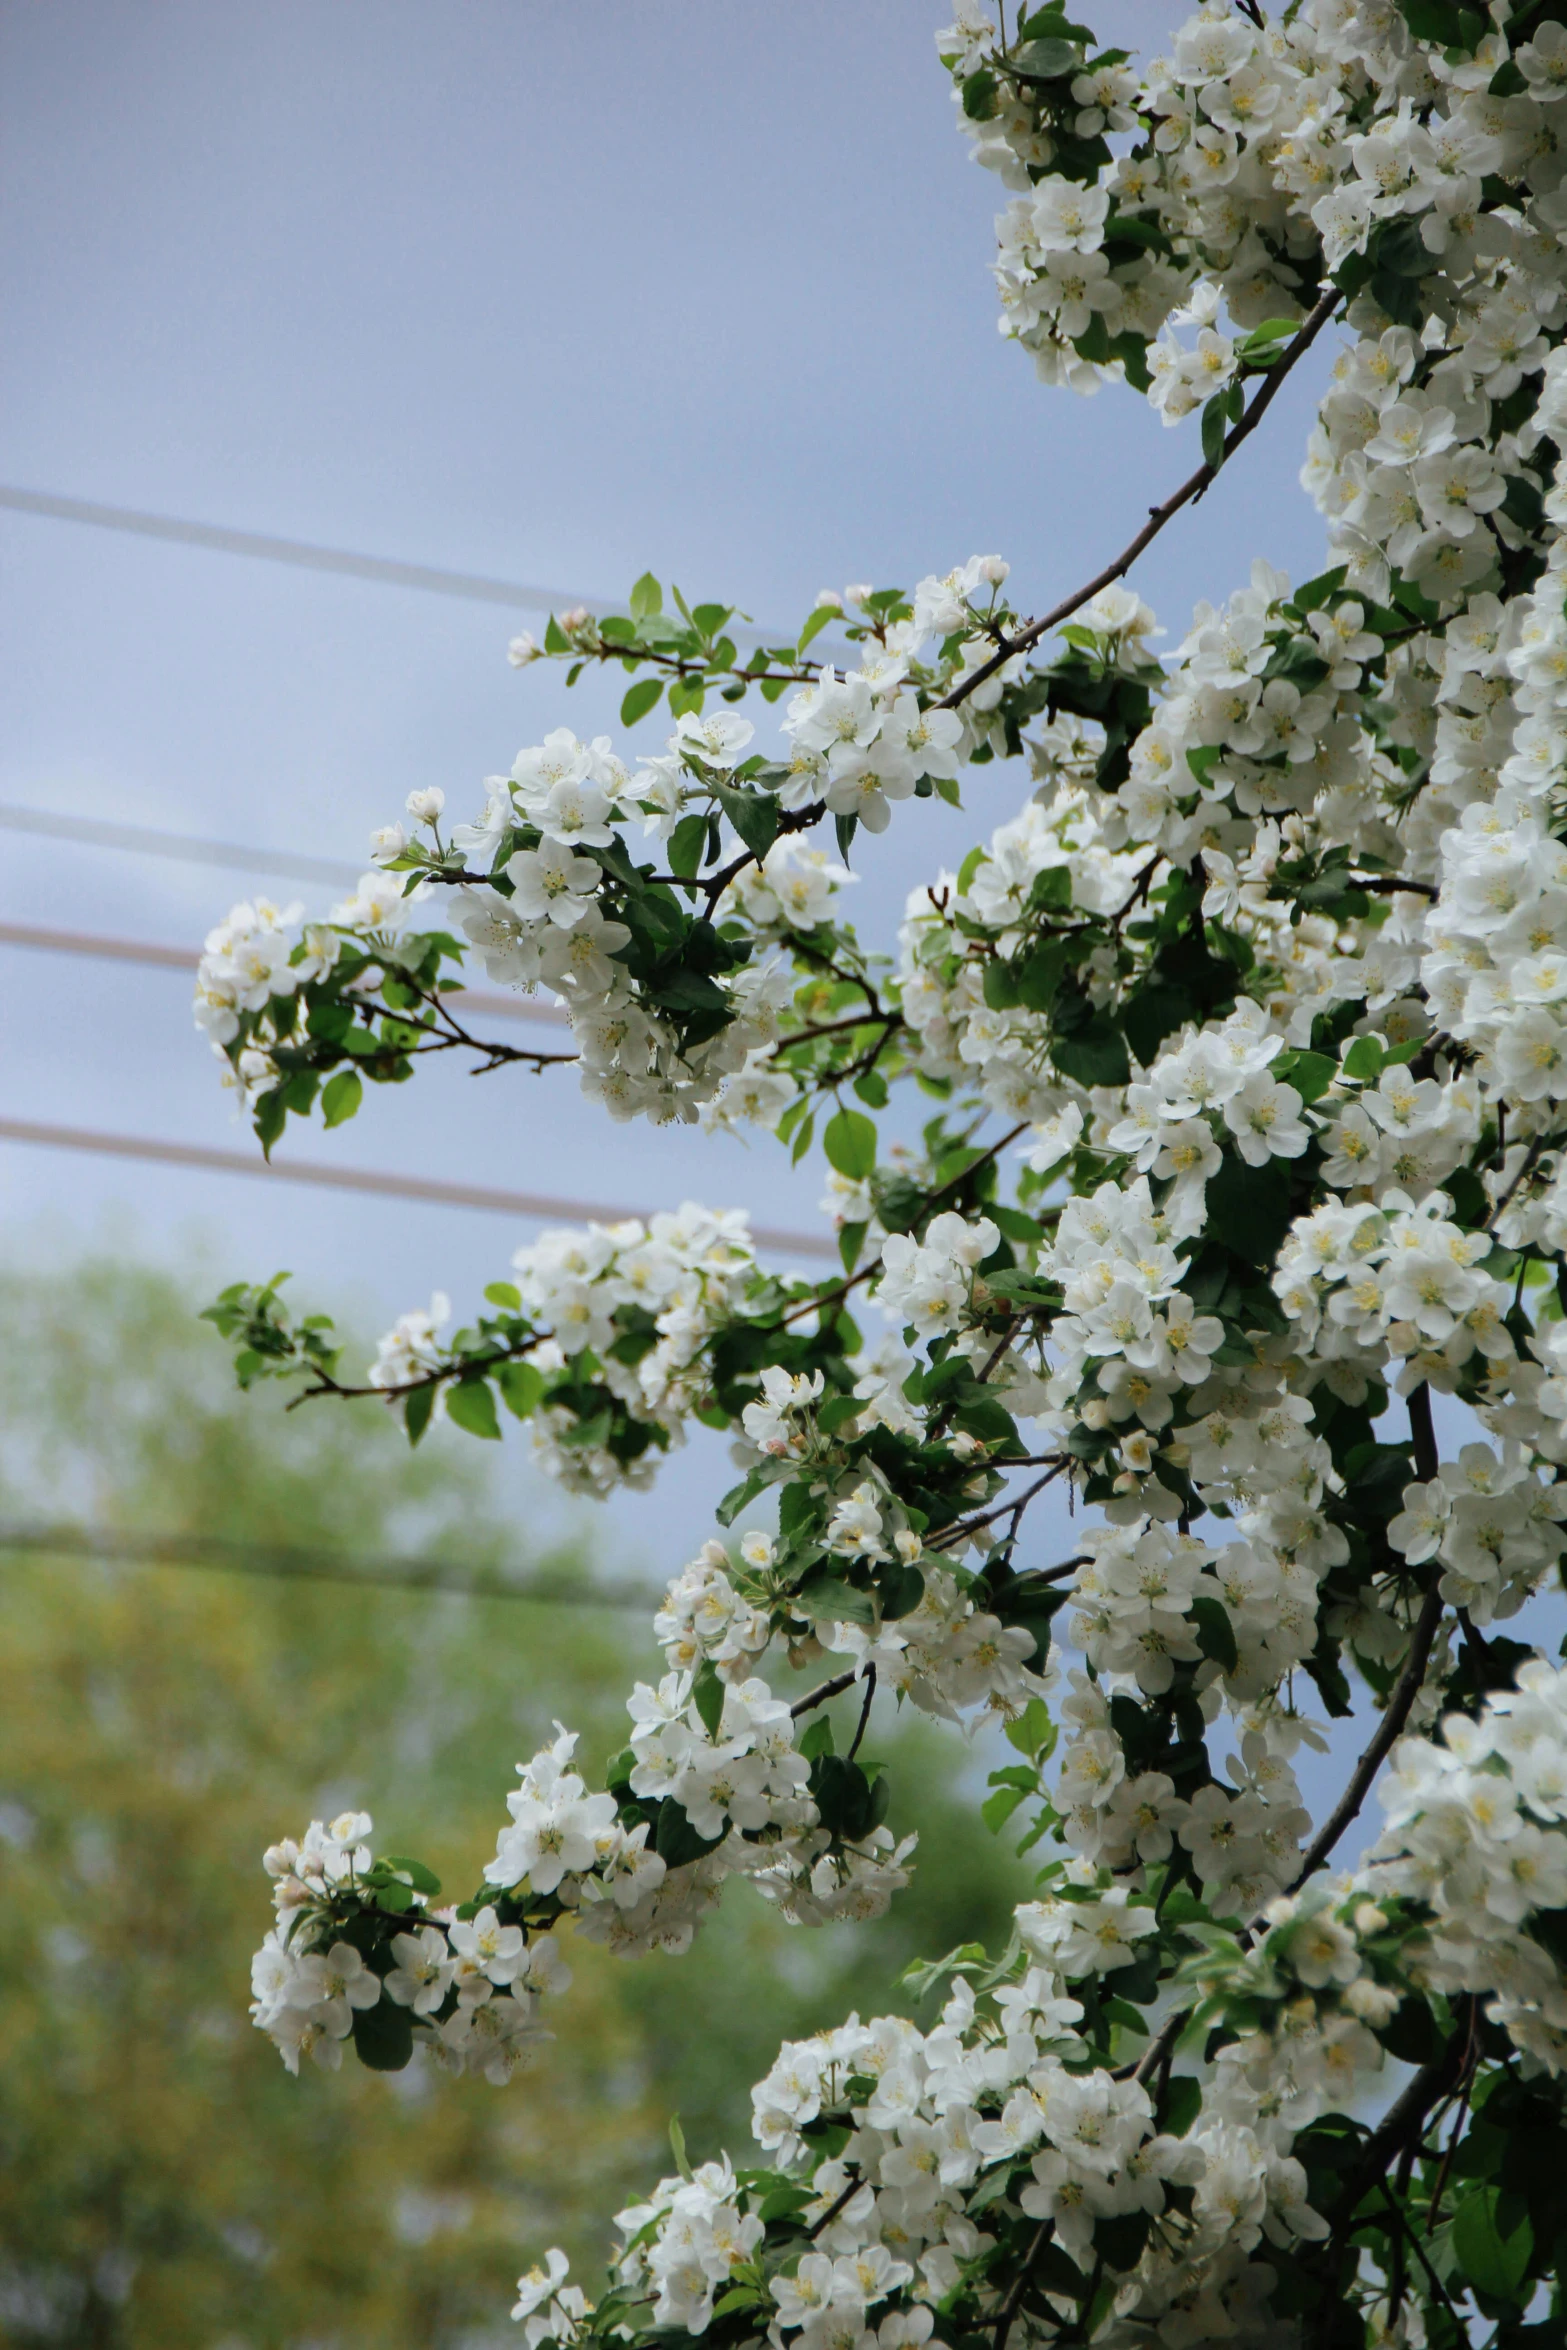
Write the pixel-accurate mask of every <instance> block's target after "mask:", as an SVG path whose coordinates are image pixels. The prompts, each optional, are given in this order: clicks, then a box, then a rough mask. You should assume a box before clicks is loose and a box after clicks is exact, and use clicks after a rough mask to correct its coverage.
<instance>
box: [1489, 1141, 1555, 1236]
mask: <svg viewBox="0 0 1567 2350" xmlns="http://www.w3.org/2000/svg"><path fill="white" fill-rule="evenodd" d="M1549 1147H1550V1139H1549V1137H1548V1136H1546V1135H1544V1134H1537V1135H1536V1136H1535V1138H1534V1140H1533V1142H1531V1143H1530V1145H1529V1148H1528V1149H1527V1150H1526V1151H1525V1152H1524V1155H1523V1165H1522V1166H1521V1167H1520V1168H1519V1170H1518V1172H1517V1174H1516V1175H1515V1176H1514V1177H1513V1179H1512V1181H1511V1183H1509V1185H1508V1186H1507V1189H1506V1190H1505V1191H1504V1192H1503V1194H1502V1196H1501V1198H1500V1199H1499V1200H1498V1201H1497V1203H1496V1205H1495V1207H1494V1208H1493V1209H1492V1210H1491V1213H1490V1214H1489V1215H1488V1216H1487V1218H1486V1220H1485V1222H1484V1224H1483V1225H1482V1226H1481V1230H1482V1231H1483V1232H1494V1231H1495V1229H1496V1227H1497V1225H1498V1224H1499V1223H1500V1222H1501V1220H1502V1218H1503V1216H1505V1215H1506V1213H1507V1211H1508V1209H1509V1208H1510V1207H1511V1206H1512V1204H1513V1201H1514V1199H1515V1198H1516V1197H1517V1195H1518V1191H1519V1189H1520V1187H1521V1185H1522V1184H1523V1183H1524V1182H1525V1181H1526V1179H1527V1178H1528V1177H1529V1176H1530V1175H1531V1174H1532V1173H1533V1172H1534V1169H1535V1167H1536V1165H1537V1164H1538V1162H1539V1159H1540V1156H1541V1153H1542V1152H1543V1151H1545V1150H1547V1149H1548V1148H1549Z"/></svg>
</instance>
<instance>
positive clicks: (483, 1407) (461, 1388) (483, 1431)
mask: <svg viewBox="0 0 1567 2350" xmlns="http://www.w3.org/2000/svg"><path fill="white" fill-rule="evenodd" d="M446 1416H447V1418H448V1419H449V1420H451V1421H452V1422H453V1423H454V1424H455V1426H457V1427H459V1428H463V1429H465V1430H466V1431H467V1433H468V1434H469V1435H470V1436H490V1437H493V1438H494V1439H495V1440H496V1442H497V1443H498V1442H499V1441H500V1433H501V1423H500V1419H499V1416H498V1414H497V1412H496V1409H495V1396H494V1392H493V1390H492V1388H491V1386H490V1383H489V1381H488V1379H484V1378H464V1379H459V1380H458V1381H457V1383H456V1385H455V1386H454V1387H449V1388H448V1389H447V1390H446Z"/></svg>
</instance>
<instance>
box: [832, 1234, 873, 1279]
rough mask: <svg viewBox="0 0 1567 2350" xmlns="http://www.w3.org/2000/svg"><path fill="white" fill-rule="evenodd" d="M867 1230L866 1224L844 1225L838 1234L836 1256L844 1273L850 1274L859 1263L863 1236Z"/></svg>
mask: <svg viewBox="0 0 1567 2350" xmlns="http://www.w3.org/2000/svg"><path fill="white" fill-rule="evenodd" d="M869 1230H870V1226H869V1225H868V1224H845V1225H844V1226H843V1227H842V1229H841V1231H840V1232H839V1234H838V1256H839V1259H840V1261H841V1262H842V1265H843V1269H844V1271H845V1272H846V1273H852V1272H853V1271H854V1268H855V1266H856V1265H857V1264H858V1263H859V1261H860V1251H861V1249H862V1248H863V1247H864V1246H865V1235H866V1233H867V1232H868V1231H869Z"/></svg>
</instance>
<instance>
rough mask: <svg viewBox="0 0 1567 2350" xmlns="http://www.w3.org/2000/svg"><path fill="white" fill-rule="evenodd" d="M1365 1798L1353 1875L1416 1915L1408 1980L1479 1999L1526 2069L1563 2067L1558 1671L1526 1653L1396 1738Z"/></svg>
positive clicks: (1566, 2040) (1562, 1715) (1564, 1718)
mask: <svg viewBox="0 0 1567 2350" xmlns="http://www.w3.org/2000/svg"><path fill="white" fill-rule="evenodd" d="M1378 1793H1379V1796H1380V1800H1381V1803H1382V1807H1383V1809H1384V1810H1385V1812H1386V1813H1387V1827H1386V1829H1385V1830H1384V1832H1383V1834H1382V1836H1381V1838H1380V1840H1379V1841H1378V1842H1377V1843H1376V1844H1375V1845H1373V1847H1372V1849H1371V1853H1370V1855H1369V1857H1368V1860H1367V1862H1366V1865H1365V1867H1364V1868H1363V1869H1362V1871H1361V1874H1360V1878H1359V1880H1358V1882H1359V1883H1360V1884H1362V1885H1363V1886H1364V1887H1365V1888H1366V1890H1367V1891H1368V1892H1369V1893H1370V1894H1371V1895H1372V1896H1373V1897H1374V1898H1376V1899H1384V1898H1387V1897H1396V1898H1397V1899H1399V1900H1401V1901H1408V1902H1411V1903H1415V1904H1418V1905H1419V1908H1420V1909H1421V1910H1422V1911H1423V1912H1425V1913H1427V1914H1428V1916H1429V1927H1428V1930H1427V1932H1426V1934H1425V1935H1423V1936H1422V1938H1421V1940H1420V1942H1419V1945H1418V1948H1417V1955H1416V1959H1415V1965H1416V1969H1417V1974H1418V1978H1419V1979H1420V1980H1421V1981H1422V1982H1423V1983H1424V1984H1425V1985H1427V1986H1428V1987H1429V1988H1431V1989H1433V1990H1438V1991H1445V1992H1448V1993H1450V1994H1451V1993H1456V1992H1461V1991H1462V1992H1474V1993H1476V1994H1478V1995H1479V1996H1481V1997H1483V1998H1485V1999H1487V2000H1488V2002H1489V2006H1488V2013H1489V2014H1490V2016H1491V2018H1492V2020H1493V2021H1494V2022H1496V2023H1498V2024H1500V2025H1501V2027H1502V2028H1503V2030H1504V2031H1505V2032H1506V2033H1507V2035H1508V2038H1509V2039H1510V2040H1511V2041H1512V2042H1513V2044H1514V2045H1515V2046H1516V2047H1517V2048H1519V2049H1520V2050H1521V2051H1522V2052H1523V2054H1524V2057H1525V2059H1526V2062H1527V2063H1528V2065H1529V2066H1530V2067H1531V2068H1533V2067H1537V2066H1539V2067H1544V2068H1545V2069H1546V2070H1547V2071H1549V2072H1552V2073H1558V2074H1559V2073H1567V1984H1564V1981H1563V1977H1562V1967H1561V1935H1560V1930H1559V1929H1560V1926H1561V1923H1562V1920H1563V1917H1564V1916H1567V1672H1564V1671H1561V1670H1559V1669H1557V1668H1553V1667H1552V1666H1551V1665H1549V1664H1547V1663H1546V1662H1545V1660H1544V1659H1543V1658H1536V1659H1533V1660H1532V1661H1531V1662H1529V1663H1527V1664H1525V1665H1522V1666H1520V1668H1519V1671H1518V1678H1517V1687H1516V1688H1515V1689H1507V1690H1501V1691H1498V1692H1497V1693H1496V1694H1495V1695H1493V1696H1492V1697H1491V1698H1490V1699H1489V1700H1488V1701H1487V1703H1486V1705H1485V1706H1484V1708H1483V1709H1482V1710H1481V1712H1480V1715H1479V1718H1478V1719H1477V1720H1476V1719H1471V1718H1469V1717H1467V1716H1465V1715H1461V1714H1455V1715H1450V1716H1449V1717H1448V1718H1447V1720H1446V1721H1444V1722H1443V1724H1442V1735H1441V1739H1440V1741H1437V1740H1435V1739H1428V1738H1406V1739H1404V1740H1403V1741H1402V1743H1401V1744H1400V1746H1399V1747H1398V1749H1397V1750H1396V1752H1395V1754H1394V1757H1393V1767H1392V1769H1391V1771H1390V1773H1389V1775H1388V1777H1387V1779H1386V1780H1385V1781H1384V1783H1383V1785H1382V1786H1381V1788H1380V1789H1379V1790H1378ZM1553 1929H1554V1930H1553Z"/></svg>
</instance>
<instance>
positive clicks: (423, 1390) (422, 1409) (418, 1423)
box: [403, 1387, 435, 1444]
mask: <svg viewBox="0 0 1567 2350" xmlns="http://www.w3.org/2000/svg"><path fill="white" fill-rule="evenodd" d="M434 1409H435V1389H434V1388H433V1387H416V1388H414V1389H413V1391H412V1393H411V1394H410V1395H409V1396H408V1397H407V1399H406V1400H405V1402H404V1404H403V1426H404V1427H405V1428H406V1429H407V1431H408V1441H409V1443H410V1444H417V1443H418V1441H419V1439H420V1437H421V1436H422V1435H423V1434H424V1432H425V1430H426V1428H428V1427H429V1425H430V1414H431V1413H432V1412H433V1411H434Z"/></svg>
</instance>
